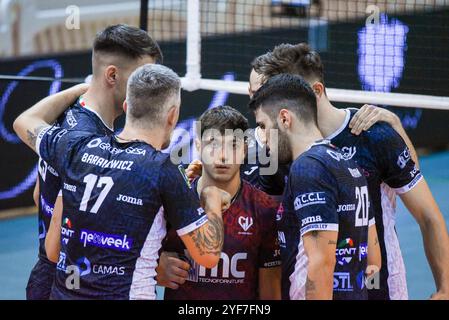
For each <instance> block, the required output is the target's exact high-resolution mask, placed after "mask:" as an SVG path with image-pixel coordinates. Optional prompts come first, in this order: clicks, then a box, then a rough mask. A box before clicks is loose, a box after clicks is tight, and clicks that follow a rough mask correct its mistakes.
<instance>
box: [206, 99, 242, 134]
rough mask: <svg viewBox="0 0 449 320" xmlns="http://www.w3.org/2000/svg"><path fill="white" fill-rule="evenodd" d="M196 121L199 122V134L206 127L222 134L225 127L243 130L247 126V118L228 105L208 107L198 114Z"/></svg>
mask: <svg viewBox="0 0 449 320" xmlns="http://www.w3.org/2000/svg"><path fill="white" fill-rule="evenodd" d="M198 121H200V124H201V129H200V130H199V131H200V132H199V133H200V134H201V136H203V133H204V131H206V130H208V129H215V130H218V131H220V133H221V134H224V133H225V130H226V129H232V130H236V129H241V130H242V131H243V132H245V131H246V130H247V129H248V128H249V125H248V119H246V118H245V116H243V114H241V113H240V112H239V111H238V110H237V109H234V108H232V107H229V106H218V107H214V108H211V109H208V110H206V111H205V112H204V113H203V114H202V115H201V116H200V118H199V119H198Z"/></svg>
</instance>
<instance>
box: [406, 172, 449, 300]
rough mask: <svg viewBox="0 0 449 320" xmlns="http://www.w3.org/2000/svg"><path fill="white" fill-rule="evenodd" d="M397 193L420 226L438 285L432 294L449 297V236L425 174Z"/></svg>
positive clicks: (439, 297)
mask: <svg viewBox="0 0 449 320" xmlns="http://www.w3.org/2000/svg"><path fill="white" fill-rule="evenodd" d="M400 197H401V199H402V201H403V202H404V204H405V206H406V207H407V209H408V210H409V211H410V212H411V213H412V215H413V217H414V218H415V219H416V221H417V222H418V224H419V227H420V229H421V233H422V237H423V242H424V249H425V252H426V256H427V260H428V261H429V265H430V268H431V269H432V273H433V277H434V279H435V285H436V289H437V292H436V293H435V294H434V295H433V296H432V298H434V299H449V269H448V266H449V236H448V232H447V227H446V223H445V220H444V217H443V215H442V213H441V211H440V209H439V208H438V205H437V203H436V202H435V199H434V198H433V196H432V193H431V191H430V189H429V186H428V185H427V182H426V181H425V180H424V178H423V179H421V181H420V182H418V184H417V185H416V186H415V187H414V188H413V189H411V190H410V191H408V192H406V193H404V194H402V195H400Z"/></svg>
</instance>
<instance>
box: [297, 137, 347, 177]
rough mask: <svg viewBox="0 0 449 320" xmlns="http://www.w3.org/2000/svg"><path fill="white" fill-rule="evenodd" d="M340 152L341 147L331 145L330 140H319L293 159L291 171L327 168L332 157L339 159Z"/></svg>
mask: <svg viewBox="0 0 449 320" xmlns="http://www.w3.org/2000/svg"><path fill="white" fill-rule="evenodd" d="M339 154H341V151H340V149H338V148H336V147H334V146H333V145H331V144H330V142H329V141H328V140H321V141H317V142H315V143H314V144H313V145H312V146H311V147H310V148H309V149H308V150H306V151H305V152H303V153H302V154H301V155H300V156H299V157H298V158H297V159H296V160H295V161H293V163H292V165H291V167H290V171H291V172H297V171H298V172H299V171H304V169H312V168H316V169H317V170H318V169H325V168H326V167H327V166H328V165H329V161H330V160H331V159H334V160H337V161H338V159H337V158H338V155H339ZM306 171H307V172H308V171H309V170H306Z"/></svg>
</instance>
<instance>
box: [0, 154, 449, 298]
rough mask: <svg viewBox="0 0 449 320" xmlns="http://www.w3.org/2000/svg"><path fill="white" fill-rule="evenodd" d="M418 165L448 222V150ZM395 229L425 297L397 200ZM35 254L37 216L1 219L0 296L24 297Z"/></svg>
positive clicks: (422, 262)
mask: <svg viewBox="0 0 449 320" xmlns="http://www.w3.org/2000/svg"><path fill="white" fill-rule="evenodd" d="M420 161H421V169H422V171H423V173H424V175H425V177H426V179H427V182H428V183H429V185H430V188H431V189H432V192H433V194H434V196H435V198H436V201H437V202H438V204H439V206H440V209H441V211H442V212H443V214H444V215H445V218H446V223H447V224H449V152H445V153H439V154H434V155H431V156H426V157H422V158H421V159H420ZM397 231H398V234H399V239H400V242H401V247H402V253H403V255H404V258H405V264H406V268H407V280H408V289H409V295H410V298H411V299H426V298H428V297H429V296H430V295H431V293H432V292H433V291H434V290H435V287H434V283H433V278H432V273H431V271H430V268H429V266H428V264H427V261H426V257H425V254H424V249H423V243H422V238H421V234H420V231H419V226H418V224H416V222H415V221H414V219H413V217H412V216H411V215H410V214H409V213H408V211H407V210H406V209H405V207H404V205H403V204H402V203H401V202H400V201H399V202H398V217H397ZM36 256H37V219H36V217H35V216H33V217H25V218H16V219H11V220H3V221H0V299H25V287H26V283H27V281H28V276H29V273H30V270H31V269H32V267H33V265H34V263H35V262H36Z"/></svg>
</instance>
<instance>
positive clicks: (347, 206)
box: [337, 203, 355, 212]
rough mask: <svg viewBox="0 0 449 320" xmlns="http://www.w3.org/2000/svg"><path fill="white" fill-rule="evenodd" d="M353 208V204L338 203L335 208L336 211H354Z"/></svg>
mask: <svg viewBox="0 0 449 320" xmlns="http://www.w3.org/2000/svg"><path fill="white" fill-rule="evenodd" d="M354 210H355V204H354V203H351V204H339V205H338V208H337V212H347V211H354Z"/></svg>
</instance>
